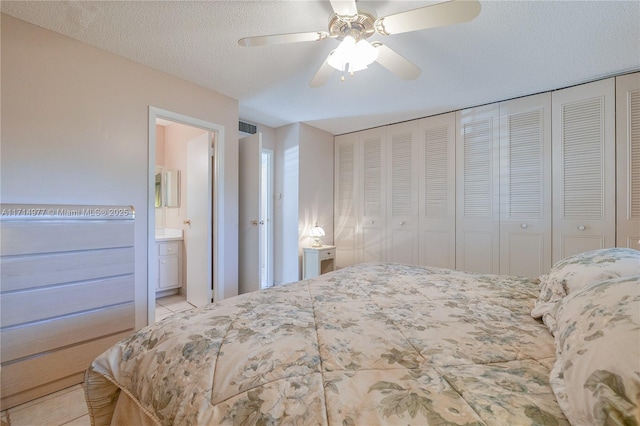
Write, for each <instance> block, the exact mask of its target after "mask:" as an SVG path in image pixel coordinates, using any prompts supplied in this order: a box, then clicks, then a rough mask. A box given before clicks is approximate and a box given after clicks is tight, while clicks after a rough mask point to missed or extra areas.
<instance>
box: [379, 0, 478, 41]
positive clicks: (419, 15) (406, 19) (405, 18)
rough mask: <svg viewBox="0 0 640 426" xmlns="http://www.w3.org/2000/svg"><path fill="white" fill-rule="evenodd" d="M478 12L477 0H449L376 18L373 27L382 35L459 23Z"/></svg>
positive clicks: (476, 14) (470, 18)
mask: <svg viewBox="0 0 640 426" xmlns="http://www.w3.org/2000/svg"><path fill="white" fill-rule="evenodd" d="M479 14H480V2H479V1H478V0H450V1H446V2H443V3H437V4H432V5H430V6H425V7H421V8H419V9H413V10H408V11H406V12H400V13H396V14H395V15H389V16H385V17H383V18H378V19H377V20H376V23H375V29H376V31H377V32H378V33H380V34H384V35H390V34H399V33H406V32H409V31H418V30H426V29H428V28H437V27H444V26H447V25H453V24H459V23H461V22H467V21H471V20H472V19H474V18H475V17H476V16H478V15H479Z"/></svg>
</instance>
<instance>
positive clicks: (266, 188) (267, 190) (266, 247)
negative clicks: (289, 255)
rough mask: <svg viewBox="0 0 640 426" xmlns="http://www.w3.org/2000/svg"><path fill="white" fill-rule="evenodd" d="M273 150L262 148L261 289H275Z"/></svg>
mask: <svg viewBox="0 0 640 426" xmlns="http://www.w3.org/2000/svg"><path fill="white" fill-rule="evenodd" d="M273 156H274V154H273V150H272V149H268V148H262V153H261V164H260V173H261V174H262V179H261V180H260V186H261V188H260V221H261V222H262V223H264V224H265V226H262V227H260V233H261V235H260V289H262V290H263V289H265V288H268V287H273V250H274V244H273V204H274V199H275V198H274V193H273V192H274V191H273V188H274V184H275V183H274V173H273Z"/></svg>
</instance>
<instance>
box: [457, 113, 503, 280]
mask: <svg viewBox="0 0 640 426" xmlns="http://www.w3.org/2000/svg"><path fill="white" fill-rule="evenodd" d="M456 126H457V137H456V169H457V171H458V175H457V178H456V194H457V195H456V198H457V204H456V269H458V270H463V271H469V272H479V273H492V274H497V273H499V272H500V210H499V202H500V186H499V184H500V179H499V178H500V174H499V173H500V149H499V143H500V132H499V127H500V125H499V105H498V104H493V105H487V106H482V107H477V108H469V109H466V110H462V111H457V112H456Z"/></svg>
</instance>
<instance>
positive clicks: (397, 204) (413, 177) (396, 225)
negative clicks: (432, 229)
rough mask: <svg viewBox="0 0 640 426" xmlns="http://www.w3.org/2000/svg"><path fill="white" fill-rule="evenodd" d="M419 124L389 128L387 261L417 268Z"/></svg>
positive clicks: (396, 125)
mask: <svg viewBox="0 0 640 426" xmlns="http://www.w3.org/2000/svg"><path fill="white" fill-rule="evenodd" d="M417 142H418V121H417V120H413V121H409V122H406V123H400V124H394V125H391V126H387V159H388V167H389V169H388V171H387V172H388V173H387V261H389V262H397V263H407V264H412V265H417V264H418V262H419V257H418V143H417Z"/></svg>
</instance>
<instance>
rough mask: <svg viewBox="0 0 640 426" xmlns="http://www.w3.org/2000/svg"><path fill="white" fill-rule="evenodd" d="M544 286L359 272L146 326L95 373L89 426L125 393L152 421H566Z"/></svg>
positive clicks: (413, 271) (448, 275) (432, 271)
mask: <svg viewBox="0 0 640 426" xmlns="http://www.w3.org/2000/svg"><path fill="white" fill-rule="evenodd" d="M538 294H539V284H538V281H537V280H529V279H524V278H516V277H505V276H496V275H476V274H468V273H463V272H459V271H452V270H446V269H437V268H424V267H416V266H407V265H399V264H388V263H368V264H361V265H355V266H352V267H349V268H345V269H342V270H340V271H336V272H332V273H329V274H325V275H321V276H320V277H318V278H315V279H311V280H304V281H300V282H297V283H292V284H288V285H284V286H279V287H276V288H273V289H269V290H265V291H261V292H254V293H249V294H245V295H241V296H238V297H234V298H231V299H227V300H224V301H222V302H220V303H215V304H211V305H208V306H205V307H202V308H198V309H194V310H191V311H188V312H185V313H181V314H176V315H174V316H172V317H169V318H167V319H165V320H163V321H161V322H159V323H158V324H156V325H154V326H150V327H147V328H144V329H142V330H140V331H138V332H136V333H135V334H133V335H131V336H130V337H129V338H127V339H125V340H124V341H122V342H120V343H118V344H117V345H115V346H114V347H112V348H111V349H109V350H108V351H107V352H105V353H104V354H102V355H101V356H100V357H98V358H97V359H96V360H95V361H94V362H93V363H92V365H91V367H90V368H89V369H88V370H87V375H86V381H85V386H86V394H87V401H88V404H89V410H90V414H91V416H92V421H93V423H94V424H104V423H109V422H110V420H111V415H112V413H113V410H114V406H115V400H116V399H117V397H118V395H119V394H120V392H124V393H126V394H127V395H128V396H129V397H130V398H131V399H133V400H134V401H135V403H136V404H137V405H138V406H139V407H140V408H141V409H142V411H143V412H145V413H146V415H147V416H148V417H149V419H150V420H152V421H154V422H156V423H158V424H167V425H168V424H185V425H187V424H193V425H195V424H198V425H200V424H238V425H250V424H265V425H266V424H292V425H315V424H318V425H326V424H329V425H377V424H384V425H390V424H402V425H407V424H413V425H444V424H454V425H472V424H473V425H483V424H486V425H516V424H517V425H528V424H530V425H534V424H535V425H555V424H568V422H567V420H566V419H565V417H564V416H563V414H562V412H561V410H560V408H559V406H558V404H557V402H556V399H555V397H554V394H553V392H552V390H551V388H550V386H549V370H550V369H551V367H552V365H553V361H554V356H555V348H554V341H553V337H552V335H551V334H550V333H549V331H548V330H547V328H546V327H545V326H544V325H543V324H542V323H541V322H539V321H537V320H535V319H533V318H532V317H531V316H530V312H531V309H532V307H533V304H534V302H535V300H536V298H537V296H538Z"/></svg>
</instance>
